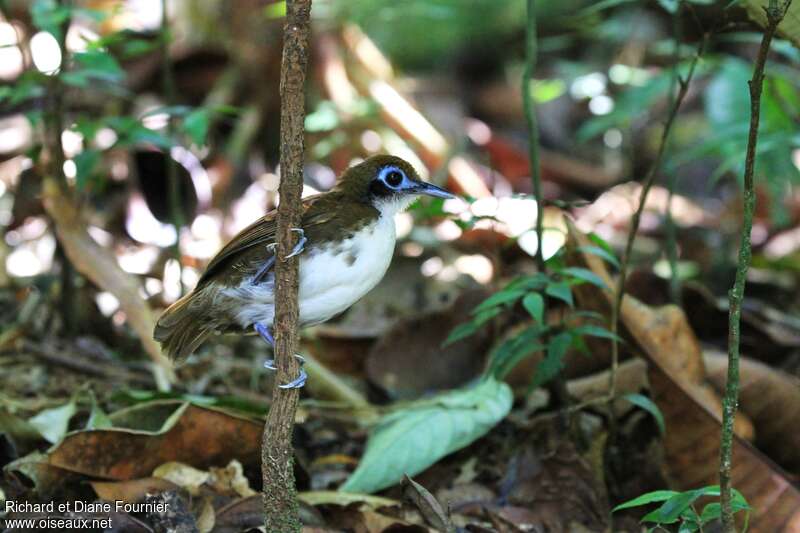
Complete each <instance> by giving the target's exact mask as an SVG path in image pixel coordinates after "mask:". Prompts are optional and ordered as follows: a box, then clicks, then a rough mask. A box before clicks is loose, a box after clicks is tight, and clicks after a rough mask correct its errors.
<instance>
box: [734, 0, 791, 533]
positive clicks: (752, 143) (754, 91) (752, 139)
mask: <svg viewBox="0 0 800 533" xmlns="http://www.w3.org/2000/svg"><path fill="white" fill-rule="evenodd" d="M791 3H792V0H786V2H785V3H784V4H783V6H782V7H778V2H777V0H770V2H769V7H768V8H766V9H765V11H766V13H767V25H766V27H765V28H764V36H763V38H762V39H761V47H760V48H759V49H758V56H757V57H756V63H755V66H754V67H753V77H752V79H751V80H750V81H749V82H748V86H749V88H750V131H749V133H748V135H747V155H746V157H745V162H744V191H743V195H744V214H743V216H742V232H741V240H740V243H739V261H738V264H737V265H736V280H735V281H734V284H733V288H732V289H731V291H730V294H729V299H730V304H729V316H728V318H729V320H728V377H727V381H726V383H725V398H724V399H723V401H722V436H721V438H720V446H719V486H720V502H721V507H722V513H721V518H722V529H723V530H724V531H725V532H726V533H735V531H736V523H735V522H734V519H733V506H732V505H731V502H732V490H731V464H732V461H731V456H732V452H733V423H734V420H735V418H736V408H737V407H738V404H739V334H740V331H739V323H740V318H741V313H742V298H743V297H744V286H745V283H746V281H747V270H748V268H749V267H750V258H751V245H750V232H751V231H752V230H753V212H754V211H755V208H756V194H755V188H754V186H753V181H754V180H753V173H754V170H755V163H756V145H757V144H758V122H759V119H760V118H761V89H762V87H763V85H764V67H765V66H766V63H767V54H768V53H769V46H770V43H771V42H772V38H773V36H774V35H775V31H776V30H777V29H778V24H780V22H781V20H783V17H784V15H785V14H786V12H787V11H788V10H789V6H790V5H791Z"/></svg>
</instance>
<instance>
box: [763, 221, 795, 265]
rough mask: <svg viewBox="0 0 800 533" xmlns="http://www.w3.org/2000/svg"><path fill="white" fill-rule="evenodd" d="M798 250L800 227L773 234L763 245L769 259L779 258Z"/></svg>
mask: <svg viewBox="0 0 800 533" xmlns="http://www.w3.org/2000/svg"><path fill="white" fill-rule="evenodd" d="M797 250H800V227H798V228H794V229H790V230H788V231H784V232H782V233H779V234H777V235H775V236H774V237H773V238H772V239H771V240H770V241H769V242H768V243H767V245H766V246H765V247H764V255H766V256H767V257H768V258H769V259H779V258H781V257H785V256H787V255H789V254H791V253H794V252H796V251H797Z"/></svg>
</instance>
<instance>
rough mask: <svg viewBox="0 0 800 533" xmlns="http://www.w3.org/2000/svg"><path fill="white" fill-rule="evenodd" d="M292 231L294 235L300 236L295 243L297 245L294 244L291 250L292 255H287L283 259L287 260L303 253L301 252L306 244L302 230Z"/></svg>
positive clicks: (304, 233)
mask: <svg viewBox="0 0 800 533" xmlns="http://www.w3.org/2000/svg"><path fill="white" fill-rule="evenodd" d="M292 231H294V232H295V233H298V234H299V235H300V240H299V241H297V244H295V245H294V248H292V253H290V254H289V255H287V256H286V257H285V259H289V258H292V257H294V256H296V255H300V254H301V253H303V250H304V249H305V245H306V242H308V237H306V232H305V231H303V228H292Z"/></svg>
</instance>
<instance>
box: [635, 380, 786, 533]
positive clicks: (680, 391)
mask: <svg viewBox="0 0 800 533" xmlns="http://www.w3.org/2000/svg"><path fill="white" fill-rule="evenodd" d="M649 376H650V385H651V387H652V392H653V399H654V400H655V402H656V403H657V404H658V406H659V408H660V409H661V412H662V413H663V414H664V420H665V422H666V426H667V432H666V434H665V436H664V451H665V464H666V466H667V468H668V470H669V472H670V475H671V476H672V478H673V479H674V481H675V484H676V486H677V487H678V488H681V489H684V490H685V489H690V488H698V487H702V486H706V485H716V484H718V483H719V478H718V465H719V434H720V423H719V421H718V420H717V418H716V416H715V415H714V414H713V413H711V412H710V411H709V410H708V409H707V408H706V407H704V406H703V405H701V404H698V403H696V402H695V401H694V399H693V398H692V397H691V395H690V394H689V393H688V391H687V388H686V387H685V386H684V384H683V383H681V382H679V381H675V380H673V379H670V378H669V377H668V376H667V375H666V374H665V373H664V371H662V370H661V369H660V368H658V367H657V366H655V365H651V367H650V373H649ZM731 476H732V478H733V479H732V481H733V486H734V487H735V488H736V489H737V490H739V491H740V492H741V493H742V494H743V495H744V497H745V498H746V499H747V502H748V503H749V504H750V505H751V506H752V508H753V511H752V513H751V518H750V530H752V531H764V532H767V531H769V532H776V533H780V532H785V533H797V532H798V531H800V491H798V489H797V488H795V487H794V486H793V485H792V484H791V483H790V482H789V480H788V479H787V476H786V473H785V472H783V471H782V470H781V469H780V468H779V467H778V466H776V465H774V464H773V463H772V462H771V461H770V460H769V459H767V458H766V457H765V456H764V455H763V454H762V453H761V452H759V451H758V450H756V449H755V448H753V446H751V445H750V444H749V443H748V442H746V441H745V440H743V439H740V438H739V437H736V436H735V437H734V442H733V470H732V472H731Z"/></svg>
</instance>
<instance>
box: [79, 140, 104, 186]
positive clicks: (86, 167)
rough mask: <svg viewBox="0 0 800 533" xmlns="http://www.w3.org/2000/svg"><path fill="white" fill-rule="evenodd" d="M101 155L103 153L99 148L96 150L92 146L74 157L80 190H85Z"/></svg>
mask: <svg viewBox="0 0 800 533" xmlns="http://www.w3.org/2000/svg"><path fill="white" fill-rule="evenodd" d="M101 157H102V153H101V152H100V151H99V150H94V149H91V148H90V149H88V150H84V151H83V152H81V153H79V154H78V155H76V156H75V158H74V159H73V161H74V162H75V169H76V174H75V186H76V187H77V188H78V190H83V189H84V188H85V187H86V183H87V181H88V180H89V178H90V177H91V176H92V173H93V172H94V169H95V167H96V166H97V164H98V163H99V162H100V158H101Z"/></svg>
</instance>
